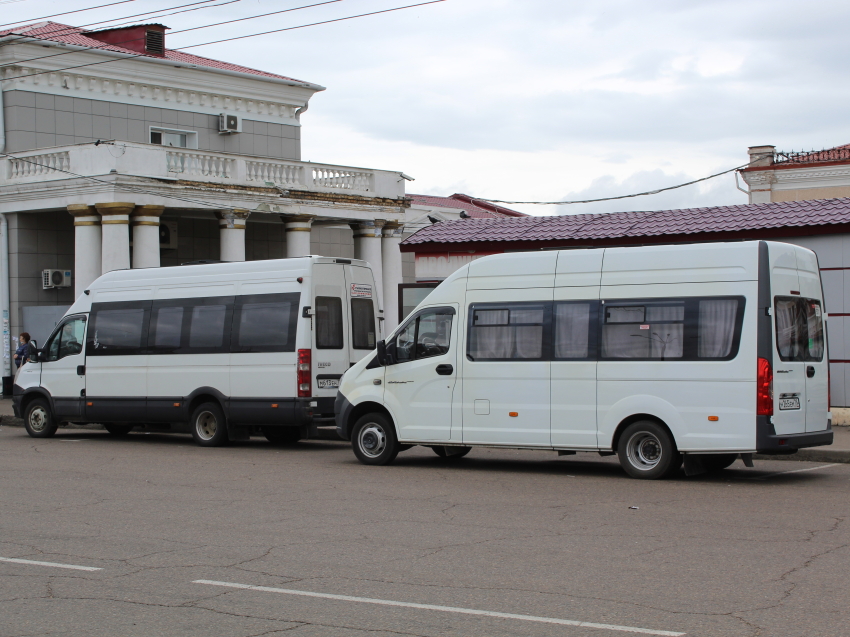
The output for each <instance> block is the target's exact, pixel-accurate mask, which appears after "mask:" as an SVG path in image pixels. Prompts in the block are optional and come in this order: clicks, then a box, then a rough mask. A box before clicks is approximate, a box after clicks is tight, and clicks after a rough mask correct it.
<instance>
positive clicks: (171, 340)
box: [151, 307, 184, 351]
mask: <svg viewBox="0 0 850 637" xmlns="http://www.w3.org/2000/svg"><path fill="white" fill-rule="evenodd" d="M183 314H184V312H183V308H182V307H160V308H155V309H154V311H153V316H152V318H151V326H152V333H153V346H154V349H158V350H169V351H171V350H175V349H178V348H179V347H180V334H181V332H182V331H183Z"/></svg>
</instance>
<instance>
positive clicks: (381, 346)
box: [375, 340, 387, 367]
mask: <svg viewBox="0 0 850 637" xmlns="http://www.w3.org/2000/svg"><path fill="white" fill-rule="evenodd" d="M375 349H376V350H377V353H378V364H379V365H380V366H381V367H386V366H387V342H386V341H385V340H380V341H378V345H377V347H376V348H375Z"/></svg>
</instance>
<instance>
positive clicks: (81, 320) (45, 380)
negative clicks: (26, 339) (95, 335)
mask: <svg viewBox="0 0 850 637" xmlns="http://www.w3.org/2000/svg"><path fill="white" fill-rule="evenodd" d="M85 342H86V317H85V316H72V317H69V318H66V319H64V320H63V321H62V322H61V323H60V324H59V327H58V328H57V330H56V331H55V332H54V333H53V335H52V336H51V337H50V338H49V339H48V340H47V343H46V345H45V347H44V349H43V350H42V352H43V357H44V360H43V362H42V364H41V386H42V387H43V388H44V389H46V390H47V391H48V392H49V393H50V396H51V397H52V398H53V410H54V415H55V417H56V419H57V420H60V421H61V420H64V419H74V418H80V417H81V416H82V413H83V412H82V403H83V396H84V394H85V389H86V376H85V364H86V360H85V354H84V353H83V346H84V344H85ZM27 364H28V365H29V364H30V363H27Z"/></svg>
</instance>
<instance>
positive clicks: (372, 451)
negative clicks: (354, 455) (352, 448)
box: [357, 422, 387, 458]
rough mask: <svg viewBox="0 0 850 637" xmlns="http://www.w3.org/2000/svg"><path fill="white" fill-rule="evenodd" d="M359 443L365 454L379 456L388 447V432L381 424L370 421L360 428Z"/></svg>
mask: <svg viewBox="0 0 850 637" xmlns="http://www.w3.org/2000/svg"><path fill="white" fill-rule="evenodd" d="M357 445H358V446H359V447H360V451H362V452H363V455H364V456H367V457H369V458H377V457H378V456H380V455H381V454H382V453H383V452H384V450H385V449H386V448H387V433H386V432H385V431H384V428H383V427H381V425H379V424H377V423H374V422H370V423H369V424H368V425H366V426H365V427H363V428H362V429H360V433H359V434H358V435H357Z"/></svg>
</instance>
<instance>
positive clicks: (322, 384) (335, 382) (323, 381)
mask: <svg viewBox="0 0 850 637" xmlns="http://www.w3.org/2000/svg"><path fill="white" fill-rule="evenodd" d="M316 385H317V386H318V388H319V389H332V388H334V387H339V378H319V379H318V380H317V381H316ZM797 407H798V408H799V405H797Z"/></svg>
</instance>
